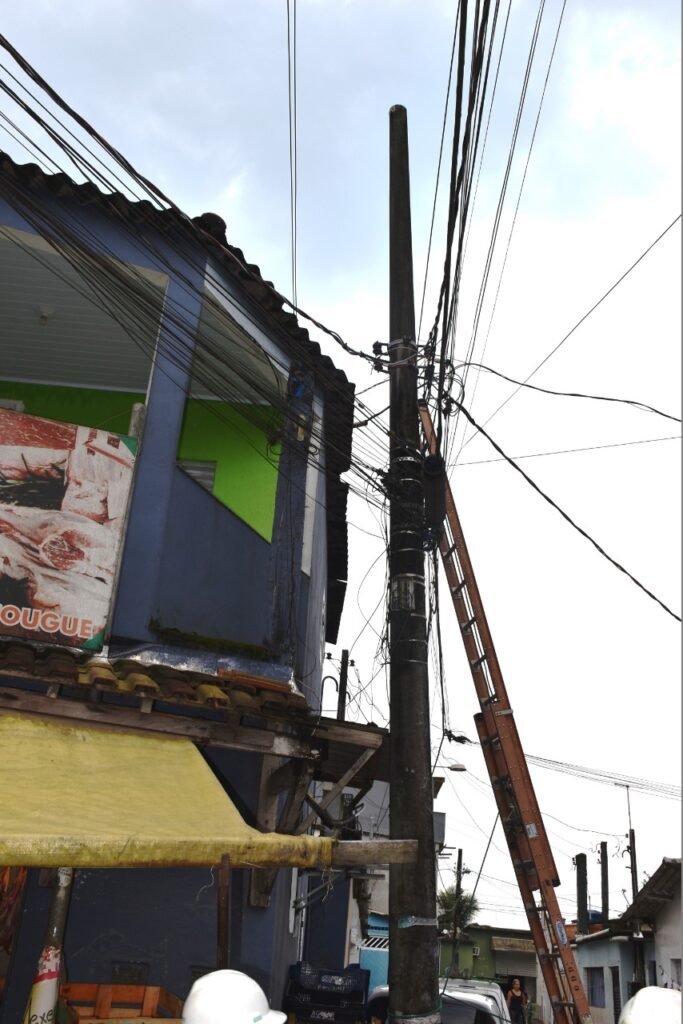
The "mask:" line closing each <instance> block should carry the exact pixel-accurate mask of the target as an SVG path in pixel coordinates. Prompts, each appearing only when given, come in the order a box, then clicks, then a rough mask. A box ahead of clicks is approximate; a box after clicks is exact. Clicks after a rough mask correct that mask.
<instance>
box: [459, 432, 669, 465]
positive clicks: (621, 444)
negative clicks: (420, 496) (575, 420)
mask: <svg viewBox="0 0 683 1024" xmlns="http://www.w3.org/2000/svg"><path fill="white" fill-rule="evenodd" d="M680 440H681V435H680V434H672V435H671V436H669V437H646V438H644V439H643V440H642V441H616V442H613V443H612V444H592V445H589V446H588V447H586V448H560V449H559V450H557V451H554V452H530V453H529V454H527V455H511V456H510V458H511V459H542V458H546V457H547V456H550V455H574V454H575V453H576V452H597V451H602V450H603V449H605V448H628V447H630V446H631V445H636V444H655V442H657V441H680ZM507 461H509V460H508V459H507V458H502V457H501V458H497V459H477V460H476V461H475V462H459V463H458V465H457V466H455V467H454V468H455V469H464V467H465V466H486V465H488V464H489V463H491V462H507Z"/></svg>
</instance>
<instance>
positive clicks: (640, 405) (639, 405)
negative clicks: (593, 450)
mask: <svg viewBox="0 0 683 1024" xmlns="http://www.w3.org/2000/svg"><path fill="white" fill-rule="evenodd" d="M460 365H462V366H465V365H466V366H468V367H470V366H472V367H475V368H476V369H478V370H485V371H486V373H492V374H493V375H494V376H496V377H501V378H502V379H503V380H506V381H508V383H509V384H517V385H518V387H520V388H528V389H529V390H530V391H540V392H541V393H542V394H544V395H557V396H558V397H561V398H587V399H590V400H591V401H594V402H616V403H617V404H621V405H632V406H633V407H634V408H636V409H642V411H643V412H652V413H654V414H655V415H656V416H663V417H664V418H665V419H667V420H673V421H674V422H675V423H680V422H681V417H680V416H672V414H671V413H669V412H663V411H662V410H661V409H657V407H656V406H654V405H648V404H647V402H640V401H638V400H636V399H635V398H614V397H612V396H609V395H592V394H587V393H585V392H582V391H555V390H554V389H552V388H541V387H539V386H538V385H537V384H528V383H527V381H526V380H515V379H514V377H508V375H507V374H505V373H501V371H500V370H494V369H493V367H492V366H486V365H485V364H484V363H474V362H470V363H467V364H465V363H462V364H460ZM527 380H528V378H527Z"/></svg>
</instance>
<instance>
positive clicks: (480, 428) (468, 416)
mask: <svg viewBox="0 0 683 1024" xmlns="http://www.w3.org/2000/svg"><path fill="white" fill-rule="evenodd" d="M456 405H457V406H458V408H459V409H460V411H461V412H462V414H463V416H464V417H465V419H467V420H468V421H469V423H471V425H472V426H473V427H474V428H475V430H477V431H480V432H481V433H482V434H483V435H484V437H485V438H486V440H487V441H488V442H489V444H491V445H492V446H493V448H495V450H496V451H497V452H498V454H499V455H501V456H502V458H504V459H505V461H506V462H509V463H510V465H511V466H512V468H513V469H516V470H517V472H518V473H519V474H520V475H521V476H522V477H524V479H525V480H526V482H527V483H528V484H529V486H530V487H533V489H534V490H535V491H536V493H537V494H540V496H541V497H542V498H543V500H544V501H547V502H548V504H549V505H551V506H552V507H553V508H554V509H555V510H556V511H557V512H559V513H560V515H561V516H562V518H563V519H564V520H566V522H568V523H569V525H570V526H571V527H572V528H573V529H574V530H576V532H577V533H580V534H581V536H582V537H585V538H586V540H587V541H589V543H590V544H592V545H593V547H594V548H595V550H596V551H598V552H599V553H600V554H601V555H602V557H603V558H605V559H606V560H607V561H608V562H609V563H610V564H611V565H613V566H614V568H615V569H618V570H619V572H621V573H623V574H624V576H627V577H628V579H630V580H631V582H632V583H635V585H636V586H637V587H638V588H639V589H640V590H642V591H643V592H644V593H645V594H647V596H648V597H650V598H651V599H652V600H653V601H656V602H657V604H658V605H660V607H662V608H663V609H664V611H665V612H667V614H668V615H671V617H672V618H674V619H676V620H677V621H678V622H680V621H681V617H680V615H677V614H676V612H675V611H673V610H672V609H671V608H669V606H668V605H667V604H665V603H664V601H662V600H661V599H660V598H659V597H657V595H656V594H653V593H652V591H651V590H649V589H648V588H647V587H646V586H645V584H644V583H641V582H640V580H639V579H637V578H636V577H635V576H634V575H633V573H630V572H629V571H628V569H626V568H624V566H623V565H621V564H620V563H619V562H617V560H616V559H615V558H612V556H611V555H608V554H607V552H606V551H605V549H604V548H603V547H602V546H601V545H600V544H598V542H597V541H596V540H594V539H593V537H591V535H590V534H589V533H588V532H587V531H586V530H584V529H583V527H581V526H579V525H578V523H576V522H575V521H574V520H573V519H572V517H571V516H570V515H569V514H568V513H567V512H565V511H564V509H563V508H560V506H559V505H558V504H557V502H556V501H553V499H552V498H551V497H550V495H548V494H546V493H545V491H543V490H541V488H540V487H539V486H538V484H537V483H535V482H534V481H533V480H532V479H531V477H530V476H528V474H527V473H525V472H524V470H523V469H522V468H521V466H518V465H517V463H516V462H515V461H514V459H512V458H511V457H510V456H509V455H506V453H505V452H504V451H503V449H502V448H501V447H500V445H499V444H497V443H496V442H495V441H494V440H493V438H492V437H491V436H490V434H487V432H486V431H485V430H484V428H483V426H480V425H479V424H478V423H477V422H476V420H475V419H474V418H473V417H472V415H471V413H469V412H468V411H467V409H466V408H465V407H464V405H462V403H461V402H456Z"/></svg>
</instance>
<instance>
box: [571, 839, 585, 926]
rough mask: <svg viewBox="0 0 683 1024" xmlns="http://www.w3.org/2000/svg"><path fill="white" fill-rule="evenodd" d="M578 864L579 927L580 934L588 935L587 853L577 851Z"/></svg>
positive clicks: (577, 902)
mask: <svg viewBox="0 0 683 1024" xmlns="http://www.w3.org/2000/svg"><path fill="white" fill-rule="evenodd" d="M574 863H575V864H576V905H577V909H578V914H577V927H576V930H577V931H578V933H579V935H588V858H587V857H586V854H585V853H577V855H576V857H575V858H574Z"/></svg>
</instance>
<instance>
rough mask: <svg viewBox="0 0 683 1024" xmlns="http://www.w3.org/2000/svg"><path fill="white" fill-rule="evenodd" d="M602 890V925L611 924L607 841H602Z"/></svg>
mask: <svg viewBox="0 0 683 1024" xmlns="http://www.w3.org/2000/svg"><path fill="white" fill-rule="evenodd" d="M600 892H601V895H602V927H603V928H607V926H608V924H609V864H608V862H607V843H606V842H604V841H603V842H602V843H600Z"/></svg>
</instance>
